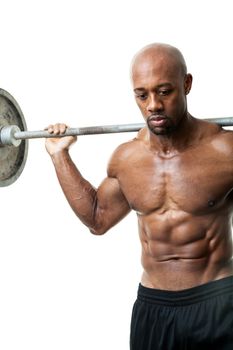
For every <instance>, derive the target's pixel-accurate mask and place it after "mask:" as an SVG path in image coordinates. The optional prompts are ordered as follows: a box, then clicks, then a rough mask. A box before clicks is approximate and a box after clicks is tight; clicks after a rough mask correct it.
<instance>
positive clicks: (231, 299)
mask: <svg viewBox="0 0 233 350" xmlns="http://www.w3.org/2000/svg"><path fill="white" fill-rule="evenodd" d="M130 349H131V350H183V349H186V350H194V349H195V350H196V349H197V350H204V349H205V350H207V349H210V350H233V276H231V277H227V278H223V279H221V280H217V281H213V282H209V283H207V284H204V285H200V286H197V287H194V288H190V289H185V290H181V291H175V292H174V291H162V290H158V289H152V288H146V287H143V286H142V285H141V284H140V285H139V289H138V297H137V300H136V302H135V304H134V307H133V313H132V321H131V335H130Z"/></svg>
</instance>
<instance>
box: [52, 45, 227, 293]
mask: <svg viewBox="0 0 233 350" xmlns="http://www.w3.org/2000/svg"><path fill="white" fill-rule="evenodd" d="M132 83H133V88H134V92H135V98H136V102H137V104H138V106H139V108H140V110H141V112H142V115H143V117H144V119H145V121H147V127H146V128H144V129H142V130H141V131H140V132H139V133H138V135H137V137H136V138H135V139H134V140H132V141H129V142H127V143H125V144H123V145H120V146H119V147H118V148H117V150H116V151H115V152H114V154H113V156H112V158H111V160H110V162H109V165H108V176H107V178H106V179H104V181H103V182H102V184H101V185H100V186H99V187H98V189H95V188H94V187H93V186H92V185H91V184H90V183H89V182H88V181H87V180H85V179H84V178H83V177H82V175H81V173H80V172H79V170H78V169H77V168H76V166H75V164H74V163H73V162H72V160H71V158H70V155H69V147H70V145H71V144H72V143H73V142H75V140H76V139H75V138H73V137H66V138H63V139H59V138H57V139H47V141H46V148H47V151H48V153H49V154H50V156H51V158H52V160H53V163H54V166H55V169H56V172H57V176H58V179H59V181H60V184H61V187H62V189H63V191H64V193H65V195H66V198H67V200H68V201H69V203H70V205H71V207H72V209H73V210H74V212H75V213H76V215H77V216H78V217H79V218H80V220H81V221H82V222H83V223H84V224H85V225H86V226H87V227H88V228H89V229H90V231H91V232H92V233H94V234H97V235H99V234H103V233H105V232H106V231H107V230H109V229H110V228H111V227H112V226H114V225H115V224H116V223H117V222H119V221H120V220H121V219H123V218H124V217H125V216H126V215H127V214H128V213H129V211H130V210H134V211H136V214H137V218H138V224H139V237H140V240H141V245H142V266H143V269H144V272H143V275H142V279H141V283H142V284H143V285H144V286H146V287H149V288H158V289H164V290H182V289H186V288H191V287H194V286H197V285H200V284H203V283H207V282H209V281H213V280H217V279H220V278H224V277H227V276H230V275H232V274H233V262H232V255H233V247H232V233H231V222H232V209H233V192H232V189H233V132H231V131H226V130H223V129H222V128H220V127H219V126H217V125H215V124H210V123H207V122H205V121H203V120H198V119H195V118H193V117H192V116H191V115H190V114H189V113H188V111H187V101H186V96H187V94H188V93H189V91H190V89H191V85H192V76H191V75H190V74H187V72H186V65H185V62H184V60H183V57H182V55H181V54H180V53H179V52H178V51H177V50H176V49H175V48H173V47H170V46H167V45H162V44H154V45H151V46H148V47H146V48H145V49H143V50H142V51H141V52H139V53H138V54H137V55H136V57H135V58H134V61H133V64H132ZM65 129H66V125H65V124H56V125H50V126H49V127H48V130H49V132H51V133H55V134H60V133H63V132H64V131H65Z"/></svg>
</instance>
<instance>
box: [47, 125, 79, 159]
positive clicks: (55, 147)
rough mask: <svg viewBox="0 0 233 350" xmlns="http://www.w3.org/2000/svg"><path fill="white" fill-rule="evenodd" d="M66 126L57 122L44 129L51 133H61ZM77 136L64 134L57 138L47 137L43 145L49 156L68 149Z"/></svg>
mask: <svg viewBox="0 0 233 350" xmlns="http://www.w3.org/2000/svg"><path fill="white" fill-rule="evenodd" d="M67 128H68V126H67V125H66V124H62V123H57V124H54V125H49V126H48V127H47V128H46V129H45V130H47V131H48V132H49V133H50V134H53V135H62V134H64V133H65V131H66V129H67ZM76 140H77V137H75V136H65V137H57V138H47V139H46V141H45V147H46V150H47V152H48V153H49V154H50V156H53V155H54V154H56V153H59V152H61V151H63V150H69V148H70V146H71V145H72V144H73V143H75V142H76Z"/></svg>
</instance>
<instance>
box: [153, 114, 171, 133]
mask: <svg viewBox="0 0 233 350" xmlns="http://www.w3.org/2000/svg"><path fill="white" fill-rule="evenodd" d="M153 121H154V122H158V121H161V122H162V124H161V125H154V124H153ZM146 123H147V126H148V129H149V130H150V131H151V132H152V133H153V134H155V135H167V136H169V135H170V134H172V133H173V132H174V130H175V129H176V125H174V123H173V121H172V118H170V117H168V116H167V115H165V114H156V115H151V116H150V117H148V118H147V120H146Z"/></svg>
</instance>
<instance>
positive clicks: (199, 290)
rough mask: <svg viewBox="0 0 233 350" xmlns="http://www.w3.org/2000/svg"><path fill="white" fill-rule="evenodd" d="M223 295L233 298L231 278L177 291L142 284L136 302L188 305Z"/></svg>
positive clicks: (232, 277) (232, 280) (232, 281)
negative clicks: (229, 295)
mask: <svg viewBox="0 0 233 350" xmlns="http://www.w3.org/2000/svg"><path fill="white" fill-rule="evenodd" d="M223 294H232V298H233V276H230V277H225V278H222V279H219V280H215V281H211V282H208V283H206V284H202V285H199V286H196V287H193V288H189V289H183V290H179V291H170V290H161V289H153V288H147V287H144V286H143V285H142V284H139V287H138V300H141V301H146V302H149V303H153V304H160V305H167V306H183V305H190V304H194V303H196V302H200V301H203V300H207V299H210V298H212V297H216V296H218V295H223Z"/></svg>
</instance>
